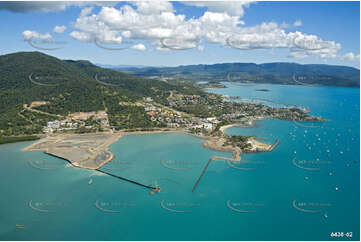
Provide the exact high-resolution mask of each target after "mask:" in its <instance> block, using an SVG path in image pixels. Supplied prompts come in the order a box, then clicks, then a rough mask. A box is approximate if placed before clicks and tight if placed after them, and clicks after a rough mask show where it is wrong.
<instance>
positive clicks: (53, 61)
mask: <svg viewBox="0 0 361 242" xmlns="http://www.w3.org/2000/svg"><path fill="white" fill-rule="evenodd" d="M0 70H1V72H0V111H1V115H0V135H3V136H6V135H23V134H33V133H40V132H41V130H42V127H43V126H44V124H45V123H46V122H47V121H50V120H54V119H57V117H56V116H55V115H62V116H66V115H68V114H69V113H74V112H89V111H97V110H107V111H108V113H109V115H110V117H109V119H110V121H111V122H113V123H117V120H115V119H116V118H115V117H116V116H117V112H122V111H124V110H127V112H129V119H130V120H132V122H131V124H132V127H134V128H136V127H144V125H145V124H147V121H148V120H147V119H146V117H145V115H144V109H142V110H139V109H136V108H133V109H131V110H129V107H126V106H123V107H122V106H120V105H119V102H135V101H137V100H142V99H143V97H151V98H152V99H153V100H154V101H156V102H158V103H161V104H163V105H167V99H166V98H167V97H168V96H169V94H170V92H169V91H170V90H177V91H178V92H180V93H190V94H193V93H196V94H202V91H200V90H199V89H195V88H193V87H190V86H185V85H170V84H168V83H166V82H162V81H158V80H151V79H145V78H138V77H133V76H130V75H127V74H124V73H121V72H118V71H114V70H111V69H104V68H100V67H97V66H95V65H93V64H92V63H90V62H88V61H72V60H60V59H57V58H55V57H52V56H49V55H45V54H43V53H40V52H19V53H13V54H8V55H2V56H0ZM33 101H45V102H48V104H46V105H42V106H39V107H36V108H35V109H37V110H39V111H41V112H45V113H49V114H54V116H50V115H47V114H45V115H44V114H42V113H34V112H28V111H27V110H24V107H23V105H24V104H30V103H31V102H33ZM133 116H134V117H133ZM138 122H139V123H138ZM150 123H151V122H149V124H150Z"/></svg>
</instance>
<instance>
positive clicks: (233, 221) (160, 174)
mask: <svg viewBox="0 0 361 242" xmlns="http://www.w3.org/2000/svg"><path fill="white" fill-rule="evenodd" d="M226 85H227V86H228V88H226V89H214V90H211V91H212V92H217V93H222V94H227V95H233V96H242V97H244V98H248V99H252V98H254V99H256V98H263V99H268V100H271V101H273V102H280V103H286V104H295V105H300V106H307V107H310V109H311V114H314V115H319V116H322V117H324V118H325V119H327V120H328V122H324V123H322V125H321V126H320V127H318V128H317V127H316V126H317V125H319V124H311V125H314V127H315V128H304V127H300V126H297V125H295V124H294V123H292V122H290V121H280V120H272V119H268V120H262V121H257V122H256V127H254V128H239V127H233V128H230V129H228V130H227V133H229V134H242V135H255V136H258V137H260V138H261V139H262V140H263V141H264V142H268V143H273V142H274V141H275V140H277V139H278V140H280V144H279V146H278V147H277V148H276V149H275V150H274V151H273V152H270V153H257V154H245V155H243V156H242V160H243V161H246V162H247V163H245V164H242V165H240V164H232V163H228V164H227V163H225V162H223V161H214V162H212V163H211V164H210V165H209V168H208V170H207V172H206V173H205V175H204V177H203V178H202V180H201V182H200V183H199V186H198V187H197V189H196V190H195V192H193V193H192V188H193V185H194V183H195V182H196V180H197V178H198V176H199V175H200V173H201V171H202V169H203V167H204V166H205V164H206V163H207V161H208V159H209V157H210V156H212V155H223V156H229V157H230V156H231V154H227V153H220V152H215V151H211V150H208V149H205V148H203V147H201V146H200V144H201V143H202V140H201V139H198V138H196V137H193V136H189V135H185V134H176V133H174V134H151V135H150V134H149V135H148V134H147V135H127V136H124V137H123V138H121V139H120V140H119V141H118V142H116V143H114V144H113V145H111V147H110V150H111V151H112V152H113V153H114V154H115V156H116V158H115V159H114V160H113V161H112V162H111V163H108V164H107V165H106V166H105V167H103V169H104V171H107V172H111V173H113V174H117V175H119V176H123V177H126V178H130V179H134V180H136V181H138V182H142V183H144V184H147V185H149V184H153V185H155V184H157V185H159V186H160V187H161V189H162V192H161V193H160V194H154V195H150V194H149V190H148V189H145V188H142V187H140V186H136V185H134V184H130V183H126V182H123V181H121V180H118V179H116V178H114V177H110V176H107V175H101V174H100V173H98V172H95V171H88V170H82V169H78V168H74V167H69V166H68V165H67V164H66V163H65V162H63V161H61V160H59V159H56V158H53V157H49V156H47V155H45V154H43V153H42V152H21V151H20V150H21V149H22V148H23V147H26V146H27V145H29V144H31V143H32V142H22V143H16V144H6V145H1V146H0V162H1V169H0V177H1V183H0V191H1V194H2V196H1V199H0V206H1V213H0V239H1V240H337V239H343V240H346V239H348V238H346V237H343V238H332V237H330V234H331V232H344V233H346V232H352V238H350V239H352V240H359V238H360V233H359V228H360V224H359V220H360V217H359V214H360V210H359V209H360V201H359V198H360V192H359V191H360V184H359V180H360V172H359V171H360V167H359V162H360V159H359V157H360V149H359V147H360V135H359V134H360V120H359V117H360V107H359V98H360V96H359V95H360V93H359V89H351V88H333V87H303V86H282V85H257V86H233V85H230V84H226ZM260 88H266V89H269V90H270V91H269V92H259V91H256V89H260ZM302 160H303V161H304V162H303V163H302ZM310 168H311V169H310ZM90 179H91V180H92V184H91V185H90V184H88V182H89V180H90ZM232 208H233V210H232ZM16 224H19V225H23V226H24V229H19V228H17V227H16ZM348 235H349V234H348Z"/></svg>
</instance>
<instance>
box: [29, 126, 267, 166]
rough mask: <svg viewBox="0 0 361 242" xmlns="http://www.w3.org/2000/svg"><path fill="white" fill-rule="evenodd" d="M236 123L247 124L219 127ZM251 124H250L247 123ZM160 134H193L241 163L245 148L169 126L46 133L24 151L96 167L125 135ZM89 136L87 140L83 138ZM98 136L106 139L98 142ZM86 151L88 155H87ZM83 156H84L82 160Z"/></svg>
mask: <svg viewBox="0 0 361 242" xmlns="http://www.w3.org/2000/svg"><path fill="white" fill-rule="evenodd" d="M252 121H253V120H250V121H249V124H250V126H252V125H253V122H252ZM234 126H245V125H244V124H241V123H234V124H228V125H224V126H222V127H220V129H219V130H220V131H221V132H222V133H223V134H224V132H225V130H226V129H228V128H230V127H234ZM245 127H249V126H245ZM159 133H182V134H186V135H191V136H194V137H197V138H200V139H204V140H205V141H204V142H203V143H202V144H201V146H202V147H205V148H207V149H210V150H215V151H219V152H227V153H233V158H228V157H223V156H212V157H211V159H212V160H216V159H219V160H225V161H234V162H240V161H241V157H240V154H241V153H242V150H241V149H240V148H239V147H233V146H231V145H226V146H225V145H224V142H225V138H222V137H216V136H199V135H196V134H192V133H189V132H187V131H186V130H185V129H183V128H182V129H166V130H147V131H131V132H126V131H115V132H101V133H87V134H57V135H53V136H47V137H44V138H41V139H40V140H38V142H35V143H33V144H31V145H29V146H27V147H25V148H23V149H22V151H44V153H45V154H47V155H51V156H54V157H57V158H60V159H63V160H66V161H68V162H69V163H70V164H71V165H72V166H74V167H78V168H83V169H89V170H96V169H99V168H101V167H102V166H104V165H106V164H107V163H109V162H111V161H112V160H113V159H114V158H115V155H114V154H112V153H111V152H110V151H109V146H110V145H111V144H113V143H114V142H116V141H118V140H119V139H120V138H121V137H123V136H125V135H143V134H159ZM84 137H86V138H87V139H86V141H81V140H84ZM99 137H102V138H103V140H101V141H99V139H98V138H99ZM72 142H73V143H72ZM248 143H250V144H251V146H252V148H251V149H250V150H249V151H247V152H268V151H271V150H273V149H274V147H273V148H272V146H273V145H269V144H264V143H262V142H260V141H258V140H256V139H255V138H250V139H249V141H248ZM84 153H86V155H85V154H84ZM104 155H105V156H106V159H101V160H100V159H98V157H102V158H103V156H104ZM80 158H81V159H80Z"/></svg>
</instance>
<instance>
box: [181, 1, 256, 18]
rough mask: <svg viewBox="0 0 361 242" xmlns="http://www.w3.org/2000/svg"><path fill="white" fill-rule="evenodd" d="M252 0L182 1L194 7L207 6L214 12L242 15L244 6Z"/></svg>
mask: <svg viewBox="0 0 361 242" xmlns="http://www.w3.org/2000/svg"><path fill="white" fill-rule="evenodd" d="M252 2H255V1H254V0H240V1H231V2H227V1H209V2H206V1H199V2H197V1H188V2H183V3H184V4H186V5H190V6H196V7H207V9H208V11H211V12H216V13H227V14H229V15H233V16H238V17H243V15H244V7H248V6H249V4H250V3H252Z"/></svg>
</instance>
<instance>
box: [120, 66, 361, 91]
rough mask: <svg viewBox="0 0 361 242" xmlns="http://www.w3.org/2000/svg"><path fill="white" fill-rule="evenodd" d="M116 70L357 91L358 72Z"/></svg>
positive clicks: (250, 68) (276, 68)
mask: <svg viewBox="0 0 361 242" xmlns="http://www.w3.org/2000/svg"><path fill="white" fill-rule="evenodd" d="M118 70H121V71H125V72H127V73H130V74H133V75H137V76H144V77H146V76H161V77H163V78H171V79H175V80H187V79H188V80H193V81H199V80H201V81H230V82H250V83H269V84H290V85H302V84H305V85H309V84H310V85H322V86H344V87H360V70H358V69H356V68H353V67H348V66H335V65H322V64H310V65H301V64H297V63H265V64H255V63H223V64H214V65H188V66H178V67H146V68H135V67H133V68H118Z"/></svg>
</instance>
